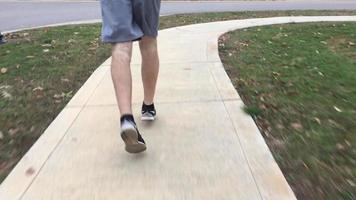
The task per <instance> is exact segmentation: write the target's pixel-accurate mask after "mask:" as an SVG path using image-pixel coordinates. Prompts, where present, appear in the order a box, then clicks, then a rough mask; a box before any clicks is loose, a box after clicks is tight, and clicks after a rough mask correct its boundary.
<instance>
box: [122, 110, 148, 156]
mask: <svg viewBox="0 0 356 200" xmlns="http://www.w3.org/2000/svg"><path fill="white" fill-rule="evenodd" d="M120 121H121V138H122V139H123V140H124V142H125V150H126V151H127V152H129V153H140V152H142V151H145V150H146V143H145V141H144V140H143V138H142V136H141V135H140V132H138V129H137V126H136V123H135V121H134V118H133V116H132V115H123V116H122V117H121V119H120Z"/></svg>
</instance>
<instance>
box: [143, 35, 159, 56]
mask: <svg viewBox="0 0 356 200" xmlns="http://www.w3.org/2000/svg"><path fill="white" fill-rule="evenodd" d="M139 45H140V50H141V54H142V56H151V55H152V54H156V53H157V39H156V38H154V37H147V36H144V37H142V39H141V40H140V42H139Z"/></svg>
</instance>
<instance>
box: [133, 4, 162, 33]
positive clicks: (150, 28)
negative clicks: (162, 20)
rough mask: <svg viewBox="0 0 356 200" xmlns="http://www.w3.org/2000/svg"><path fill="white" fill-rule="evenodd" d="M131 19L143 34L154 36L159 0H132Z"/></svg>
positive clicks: (157, 19) (156, 29)
mask: <svg viewBox="0 0 356 200" xmlns="http://www.w3.org/2000/svg"><path fill="white" fill-rule="evenodd" d="M132 4H133V20H134V23H136V24H137V25H138V26H139V27H140V28H141V30H142V32H143V35H145V36H150V37H156V36H157V33H158V25H159V12H160V7H161V0H132Z"/></svg>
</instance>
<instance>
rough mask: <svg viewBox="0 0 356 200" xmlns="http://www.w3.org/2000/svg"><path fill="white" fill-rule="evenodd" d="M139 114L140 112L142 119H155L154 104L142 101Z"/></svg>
mask: <svg viewBox="0 0 356 200" xmlns="http://www.w3.org/2000/svg"><path fill="white" fill-rule="evenodd" d="M141 114H142V116H141V120H142V121H153V120H155V116H156V109H155V105H154V104H153V103H152V104H151V105H146V104H145V103H143V104H142V111H141Z"/></svg>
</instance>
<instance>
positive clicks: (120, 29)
mask: <svg viewBox="0 0 356 200" xmlns="http://www.w3.org/2000/svg"><path fill="white" fill-rule="evenodd" d="M100 5H101V14H102V19H103V25H102V31H101V37H102V41H103V42H106V43H118V42H128V41H133V40H136V39H138V38H141V37H142V36H143V33H142V30H141V28H140V27H139V26H138V25H137V24H136V23H135V22H134V21H133V12H134V10H133V4H132V0H101V1H100Z"/></svg>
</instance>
